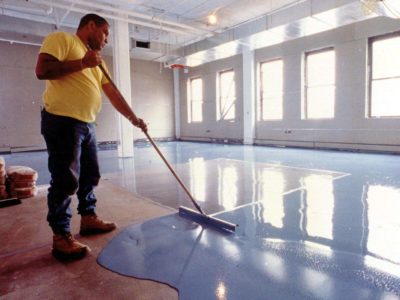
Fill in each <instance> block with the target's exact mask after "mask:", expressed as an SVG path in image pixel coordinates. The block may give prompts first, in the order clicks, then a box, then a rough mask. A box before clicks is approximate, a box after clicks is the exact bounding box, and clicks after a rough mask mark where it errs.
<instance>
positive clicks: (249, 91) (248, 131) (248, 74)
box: [242, 51, 255, 145]
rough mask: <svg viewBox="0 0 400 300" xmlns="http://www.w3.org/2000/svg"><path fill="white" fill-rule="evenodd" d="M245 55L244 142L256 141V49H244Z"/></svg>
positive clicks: (243, 55)
mask: <svg viewBox="0 0 400 300" xmlns="http://www.w3.org/2000/svg"><path fill="white" fill-rule="evenodd" d="M242 57H243V143H244V144H245V145H252V144H253V143H254V131H255V129H254V127H255V95H254V94H255V78H254V70H255V66H254V51H244V52H243V54H242Z"/></svg>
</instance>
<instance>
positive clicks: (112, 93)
mask: <svg viewBox="0 0 400 300" xmlns="http://www.w3.org/2000/svg"><path fill="white" fill-rule="evenodd" d="M103 91H104V93H105V94H106V96H107V97H108V99H109V100H110V102H111V104H112V105H113V106H114V107H115V109H116V110H117V111H118V112H120V113H121V114H122V115H123V116H124V117H125V118H127V119H128V120H129V122H131V123H132V125H133V126H136V127H139V128H140V129H142V130H143V131H147V125H146V123H145V122H144V121H143V120H142V119H140V118H138V117H137V116H136V115H135V113H134V112H133V110H132V109H131V107H130V106H129V105H128V103H126V101H125V99H124V97H123V96H122V95H121V93H120V92H119V91H118V89H116V88H115V87H114V86H113V85H112V84H111V83H106V84H103Z"/></svg>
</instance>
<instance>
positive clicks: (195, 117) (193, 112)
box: [188, 78, 203, 123]
mask: <svg viewBox="0 0 400 300" xmlns="http://www.w3.org/2000/svg"><path fill="white" fill-rule="evenodd" d="M189 96H190V99H189V103H188V111H189V116H188V119H189V123H191V122H202V121H203V79H202V78H194V79H191V80H190V93H189Z"/></svg>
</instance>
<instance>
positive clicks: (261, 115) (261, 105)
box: [258, 57, 285, 122]
mask: <svg viewBox="0 0 400 300" xmlns="http://www.w3.org/2000/svg"><path fill="white" fill-rule="evenodd" d="M275 61H281V62H282V91H281V96H282V99H281V100H282V116H281V117H280V118H278V119H267V118H265V116H264V102H265V101H263V99H264V98H263V92H264V90H263V76H262V66H263V64H267V63H272V62H275ZM258 74H259V76H258V80H259V107H258V108H259V120H260V121H263V122H274V121H282V120H283V111H284V103H283V101H284V99H283V96H284V85H285V81H284V61H283V57H276V58H272V59H268V60H264V61H260V63H259V66H258Z"/></svg>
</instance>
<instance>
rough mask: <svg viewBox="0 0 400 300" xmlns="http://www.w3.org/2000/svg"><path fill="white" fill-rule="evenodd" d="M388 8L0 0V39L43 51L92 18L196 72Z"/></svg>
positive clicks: (301, 0)
mask: <svg viewBox="0 0 400 300" xmlns="http://www.w3.org/2000/svg"><path fill="white" fill-rule="evenodd" d="M384 1H386V2H387V3H390V1H396V2H400V1H399V0H384ZM384 1H378V0H92V1H85V0H68V1H67V0H0V40H3V41H9V42H19V43H27V44H29V43H30V44H40V43H41V41H42V39H43V37H44V36H45V35H47V34H48V33H49V32H51V31H54V30H69V31H71V32H74V31H75V29H76V27H77V25H78V22H79V20H80V18H81V17H82V16H83V15H84V14H86V13H89V12H95V13H98V14H100V15H102V16H104V17H105V18H106V19H107V20H109V21H111V24H112V22H113V21H118V20H121V21H126V22H128V23H129V35H130V38H131V40H132V43H131V56H132V57H134V58H139V59H145V60H153V61H159V62H164V63H173V62H175V63H181V64H184V65H189V66H195V65H199V64H201V63H205V62H208V61H212V60H214V59H219V58H223V57H227V56H230V55H234V54H236V53H239V52H241V51H244V50H246V49H251V50H253V49H257V48H260V47H265V46H268V45H269V44H271V41H273V43H278V42H282V41H285V40H287V39H291V38H297V37H301V36H304V35H307V34H314V33H316V32H320V31H323V30H328V29H331V28H334V27H338V26H341V25H344V24H348V23H350V22H354V21H359V20H363V19H365V18H368V17H371V16H377V15H387V14H388V11H387V9H385V7H384V6H383V4H382V3H381V2H384ZM366 8H370V11H368V9H366ZM212 13H214V14H215V15H216V16H217V18H218V22H217V23H216V24H215V25H212V24H209V23H208V20H207V16H208V15H210V14H212ZM389 13H390V12H389ZM316 22H317V23H316ZM307 28H308V29H307ZM271 33H272V35H271ZM135 41H144V42H150V43H149V45H150V46H149V49H147V48H146V47H137V44H136V43H135ZM260 41H268V43H265V42H261V43H260ZM110 44H111V43H110ZM109 51H110V50H109Z"/></svg>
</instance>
